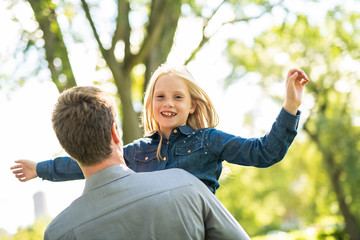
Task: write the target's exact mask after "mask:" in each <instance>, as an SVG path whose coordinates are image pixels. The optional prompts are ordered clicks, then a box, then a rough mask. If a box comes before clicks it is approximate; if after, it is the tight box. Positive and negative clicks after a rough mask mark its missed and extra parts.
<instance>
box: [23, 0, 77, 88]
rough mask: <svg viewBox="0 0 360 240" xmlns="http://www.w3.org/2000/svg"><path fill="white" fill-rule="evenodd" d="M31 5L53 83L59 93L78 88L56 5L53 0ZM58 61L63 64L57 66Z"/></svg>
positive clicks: (33, 1) (44, 0)
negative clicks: (41, 37)
mask: <svg viewBox="0 0 360 240" xmlns="http://www.w3.org/2000/svg"><path fill="white" fill-rule="evenodd" d="M29 3H30V5H31V8H32V9H33V11H34V15H35V18H36V20H37V22H38V23H39V27H40V29H41V30H42V32H43V39H44V42H45V55H46V60H47V62H48V64H49V67H48V68H49V69H50V72H51V78H52V81H53V82H54V83H55V85H56V87H57V88H58V90H59V92H62V91H64V90H65V89H68V88H71V87H73V86H76V81H75V77H74V74H73V72H72V69H71V65H70V61H69V57H68V52H67V49H66V46H65V43H64V41H63V37H62V33H61V30H60V27H59V24H58V22H57V18H56V13H55V7H56V6H55V4H53V3H52V1H51V0H42V1H40V0H29ZM57 60H60V61H61V64H60V63H58V64H55V62H56V61H57Z"/></svg>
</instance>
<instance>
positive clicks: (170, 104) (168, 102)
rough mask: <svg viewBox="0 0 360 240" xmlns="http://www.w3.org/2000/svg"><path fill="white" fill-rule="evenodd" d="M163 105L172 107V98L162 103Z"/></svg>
mask: <svg viewBox="0 0 360 240" xmlns="http://www.w3.org/2000/svg"><path fill="white" fill-rule="evenodd" d="M164 107H174V103H173V101H172V100H168V101H166V103H165V104H164Z"/></svg>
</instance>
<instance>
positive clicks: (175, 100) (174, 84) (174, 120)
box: [153, 74, 195, 138]
mask: <svg viewBox="0 0 360 240" xmlns="http://www.w3.org/2000/svg"><path fill="white" fill-rule="evenodd" d="M153 96H154V97H153V114H154V118H155V120H156V121H157V122H158V124H159V126H160V131H161V134H162V135H163V136H164V137H166V138H169V136H170V133H171V131H172V130H173V129H174V128H176V127H179V126H183V125H185V124H186V121H187V119H188V116H189V114H191V113H193V112H194V111H195V104H193V103H192V101H191V96H190V93H189V89H188V87H187V85H186V84H185V82H184V80H183V79H182V78H180V77H177V76H172V75H168V74H163V75H161V76H160V77H159V78H158V79H157V81H156V83H155V87H154V95H153Z"/></svg>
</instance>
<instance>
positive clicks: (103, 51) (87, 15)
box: [81, 0, 107, 56]
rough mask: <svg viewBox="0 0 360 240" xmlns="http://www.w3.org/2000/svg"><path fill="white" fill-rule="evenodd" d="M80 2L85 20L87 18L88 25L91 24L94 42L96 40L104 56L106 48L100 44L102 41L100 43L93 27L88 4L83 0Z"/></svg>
mask: <svg viewBox="0 0 360 240" xmlns="http://www.w3.org/2000/svg"><path fill="white" fill-rule="evenodd" d="M81 3H82V6H83V9H84V11H85V15H86V18H87V20H88V21H89V23H90V26H91V29H92V31H93V34H94V37H95V40H96V42H97V43H98V45H99V48H100V51H101V53H102V55H103V56H106V55H107V50H106V49H105V48H104V46H103V45H102V43H101V41H100V37H99V34H98V33H97V31H96V27H95V24H94V21H93V20H92V18H91V15H90V9H89V6H88V4H87V3H86V1H85V0H81Z"/></svg>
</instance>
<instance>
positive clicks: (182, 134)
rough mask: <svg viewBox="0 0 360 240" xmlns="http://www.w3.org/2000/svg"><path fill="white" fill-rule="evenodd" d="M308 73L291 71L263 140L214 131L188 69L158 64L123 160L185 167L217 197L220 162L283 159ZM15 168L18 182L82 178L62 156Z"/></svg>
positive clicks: (149, 166)
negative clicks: (136, 135) (137, 131)
mask: <svg viewBox="0 0 360 240" xmlns="http://www.w3.org/2000/svg"><path fill="white" fill-rule="evenodd" d="M308 81H309V79H308V78H307V76H306V74H305V73H304V72H303V71H301V70H298V69H292V70H290V71H289V73H288V75H287V79H286V99H285V103H284V106H283V108H282V109H281V111H280V113H279V115H278V117H277V119H276V121H275V123H274V124H273V126H272V128H271V130H270V131H269V132H268V133H267V134H266V135H265V136H263V137H261V138H249V139H246V138H242V137H239V136H234V135H232V134H229V133H225V132H222V131H220V130H217V129H215V128H214V127H215V126H216V125H217V122H218V116H217V114H216V112H215V109H214V107H213V105H212V103H211V101H210V99H209V97H208V96H207V94H206V93H205V92H204V91H203V90H202V89H201V88H200V87H199V86H198V85H196V83H195V82H194V79H193V77H192V75H191V74H190V73H189V71H188V70H187V69H186V68H185V67H169V66H167V65H162V66H160V67H159V68H158V69H157V70H156V71H155V73H154V74H153V76H152V77H151V79H150V82H149V85H148V87H147V89H146V93H145V99H144V109H143V117H142V121H143V126H144V130H145V135H146V136H145V137H144V138H140V139H138V140H135V141H134V142H133V143H130V144H128V145H126V146H125V147H124V158H125V161H126V164H127V165H128V167H129V168H131V169H133V170H134V171H136V172H149V171H157V170H162V169H167V168H182V169H184V170H186V171H188V172H190V173H192V174H193V175H195V176H196V177H197V178H199V179H200V180H201V181H203V182H204V183H205V184H206V185H207V186H208V188H209V189H210V190H211V191H212V192H213V193H214V194H215V192H216V189H217V188H219V186H220V185H219V182H218V179H219V177H220V174H221V170H222V162H223V161H224V160H226V161H227V162H229V163H234V164H238V165H244V166H255V167H269V166H271V165H273V164H275V163H277V162H279V161H280V160H282V159H283V157H284V156H285V154H286V152H287V150H288V148H289V146H290V145H291V143H292V141H293V140H294V138H295V136H296V134H297V126H298V122H299V117H300V111H298V107H299V106H300V104H301V99H302V94H303V90H304V86H305V84H306V83H307V82H308ZM16 163H18V164H17V165H15V166H13V167H11V169H12V170H13V173H14V174H15V176H16V177H17V178H18V179H19V180H20V181H23V182H24V181H27V180H29V179H32V178H35V177H37V176H39V177H40V178H43V179H47V180H50V181H66V180H74V179H81V178H84V176H83V174H82V172H81V169H80V167H79V166H78V164H77V162H76V161H75V160H72V159H71V158H69V157H59V158H55V159H54V160H48V161H43V162H39V163H35V162H33V161H29V160H18V161H16Z"/></svg>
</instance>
